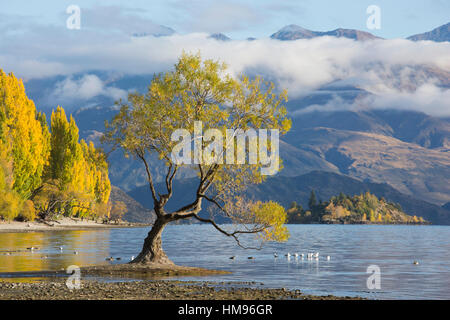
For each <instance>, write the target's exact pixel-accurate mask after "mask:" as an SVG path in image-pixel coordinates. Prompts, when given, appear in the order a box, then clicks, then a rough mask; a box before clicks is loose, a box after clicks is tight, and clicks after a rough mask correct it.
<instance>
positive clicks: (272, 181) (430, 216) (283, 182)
mask: <svg viewBox="0 0 450 320" xmlns="http://www.w3.org/2000/svg"><path fill="white" fill-rule="evenodd" d="M197 183H198V182H197V180H196V179H184V180H177V181H175V183H174V190H176V191H177V192H176V193H174V196H173V198H172V199H171V200H169V202H168V204H167V208H168V210H176V209H179V208H180V207H181V206H183V205H185V204H186V203H188V202H191V201H193V200H194V198H193V195H192V192H189V190H192V189H195V187H196V186H197ZM159 187H164V186H163V184H162V183H161V184H158V185H157V188H159ZM312 190H314V192H315V193H316V196H317V199H318V200H327V199H329V198H331V197H332V196H337V195H339V193H340V192H343V193H345V194H348V195H358V194H361V193H364V192H366V191H369V192H371V193H373V194H375V195H376V196H377V197H379V198H381V197H384V198H385V199H386V200H388V201H391V202H395V203H398V204H400V205H401V206H402V208H403V210H404V211H405V212H406V213H408V214H410V215H417V216H421V217H423V218H424V219H426V220H428V221H430V222H431V223H433V224H443V225H450V210H448V209H446V208H442V207H439V206H437V205H434V204H431V203H428V202H426V201H423V200H420V199H417V198H416V197H412V196H408V195H405V194H403V193H401V192H398V191H397V190H396V189H394V188H392V187H391V186H389V185H388V184H385V183H372V182H363V181H360V180H357V179H354V178H351V177H349V176H346V175H341V174H336V173H332V172H323V171H311V172H309V173H307V174H303V175H299V176H293V177H281V176H276V177H273V178H269V179H268V180H267V181H266V182H264V183H263V184H260V185H257V186H255V187H252V188H251V189H249V190H248V191H247V196H249V197H250V198H252V199H258V200H263V201H269V200H273V201H277V202H279V203H280V204H282V205H283V206H285V207H288V206H289V205H290V204H291V203H292V202H293V201H295V202H297V203H298V204H301V205H302V206H303V207H304V208H307V207H308V199H309V196H310V193H311V191H312ZM129 194H130V195H131V196H132V197H133V198H134V199H136V200H138V201H139V202H141V203H142V204H143V205H144V206H145V207H152V205H153V204H152V199H151V197H150V196H149V194H148V186H142V187H139V188H136V189H134V190H132V191H130V192H129ZM203 207H204V208H208V203H207V202H206V203H205V205H203ZM205 211H206V210H204V212H205ZM219 221H220V222H226V220H225V219H222V220H219Z"/></svg>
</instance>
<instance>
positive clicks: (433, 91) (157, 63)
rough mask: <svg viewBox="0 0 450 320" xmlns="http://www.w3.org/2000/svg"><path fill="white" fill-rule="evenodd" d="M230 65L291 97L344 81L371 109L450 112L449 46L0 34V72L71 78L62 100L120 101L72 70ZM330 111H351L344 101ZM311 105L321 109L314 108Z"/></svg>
mask: <svg viewBox="0 0 450 320" xmlns="http://www.w3.org/2000/svg"><path fill="white" fill-rule="evenodd" d="M183 50H184V51H187V52H194V53H195V52H197V51H200V52H201V54H202V56H204V57H207V58H213V59H220V60H223V61H225V62H226V63H228V65H229V68H230V71H231V72H232V73H233V74H234V75H238V74H240V73H243V72H245V73H250V74H261V75H263V76H264V77H265V78H268V79H269V80H272V81H274V82H276V84H277V85H278V86H279V87H283V88H287V89H288V91H289V96H290V97H291V98H298V97H301V96H303V95H305V94H309V93H311V92H313V91H315V90H316V89H318V88H320V87H321V86H324V85H327V84H330V83H332V82H336V81H341V82H347V83H351V84H353V85H355V86H357V87H359V88H361V89H364V90H366V91H368V92H370V93H372V94H373V95H374V97H372V99H373V100H365V101H363V104H364V105H368V107H374V108H387V107H396V108H407V109H413V110H421V111H424V112H426V113H430V114H436V115H446V116H448V115H450V106H449V104H448V102H447V101H449V100H448V95H449V89H448V88H450V55H449V54H448V53H449V52H450V43H449V42H446V43H433V42H426V41H425V42H412V41H407V40H401V39H394V40H375V41H365V42H355V41H353V40H349V39H343V38H340V39H337V38H332V37H321V38H316V39H311V40H297V41H285V42H283V41H277V40H272V39H260V40H256V41H228V42H222V41H216V40H214V39H208V35H207V34H205V33H191V34H187V35H179V34H175V35H173V36H169V37H159V38H157V37H140V38H134V37H129V36H126V35H124V34H120V35H119V34H115V33H112V34H111V35H109V36H105V33H104V32H103V31H102V32H97V31H95V30H94V29H83V28H82V29H81V30H80V31H72V30H66V29H63V28H56V27H48V26H47V27H42V26H41V27H36V28H33V29H32V30H29V32H25V33H23V34H21V35H15V36H14V37H10V36H8V35H7V34H0V67H2V68H4V69H5V70H6V71H14V72H15V73H16V74H17V75H19V76H21V77H25V78H36V77H48V76H51V75H61V74H62V75H66V76H68V78H67V79H65V80H64V81H62V82H60V83H59V84H58V85H57V87H56V88H55V91H54V95H55V96H59V97H66V98H67V99H70V98H71V97H73V98H76V97H83V98H89V97H93V96H95V95H99V94H100V95H112V96H114V97H122V96H123V95H124V94H125V92H124V91H123V90H121V89H119V88H114V87H108V86H107V85H105V84H104V83H102V81H101V80H100V79H99V78H98V77H96V76H94V75H92V74H91V75H88V76H85V77H83V78H82V79H78V80H75V79H73V78H72V77H71V75H72V74H74V73H79V72H85V73H86V72H87V73H89V72H92V71H93V70H96V71H116V72H120V73H123V74H153V73H157V72H161V71H166V70H168V69H169V68H171V67H172V66H173V64H174V63H175V62H176V60H177V58H178V57H179V55H180V54H181V53H182V51H183ZM333 103H335V104H336V105H333V106H332V105H331V104H330V105H329V106H328V107H329V108H347V107H348V108H354V107H357V106H345V103H344V102H342V101H334V102H333ZM311 108H317V106H316V107H314V106H313V107H311Z"/></svg>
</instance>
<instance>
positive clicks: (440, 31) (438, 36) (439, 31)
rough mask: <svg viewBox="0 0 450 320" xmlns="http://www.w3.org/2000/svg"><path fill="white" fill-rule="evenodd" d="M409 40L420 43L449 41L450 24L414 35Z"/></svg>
mask: <svg viewBox="0 0 450 320" xmlns="http://www.w3.org/2000/svg"><path fill="white" fill-rule="evenodd" d="M408 39H409V40H413V41H421V40H430V41H435V42H445V41H450V22H449V23H447V24H444V25H443V26H440V27H437V28H435V29H433V30H431V31H429V32H425V33H420V34H416V35H413V36H410V37H408Z"/></svg>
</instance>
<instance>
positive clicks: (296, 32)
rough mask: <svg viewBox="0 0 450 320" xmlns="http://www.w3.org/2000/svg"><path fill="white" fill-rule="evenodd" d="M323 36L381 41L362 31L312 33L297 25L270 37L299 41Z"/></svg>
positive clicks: (342, 30)
mask: <svg viewBox="0 0 450 320" xmlns="http://www.w3.org/2000/svg"><path fill="white" fill-rule="evenodd" d="M323 36H331V37H337V38H348V39H353V40H358V41H363V40H373V39H380V38H378V37H376V36H374V35H373V34H371V33H369V32H365V31H360V30H353V29H342V28H339V29H336V30H332V31H326V32H321V31H312V30H308V29H305V28H302V27H300V26H297V25H295V24H291V25H288V26H286V27H284V28H282V29H280V30H279V31H277V32H275V33H274V34H272V35H271V36H270V37H271V38H272V39H277V40H283V41H288V40H298V39H312V38H316V37H323Z"/></svg>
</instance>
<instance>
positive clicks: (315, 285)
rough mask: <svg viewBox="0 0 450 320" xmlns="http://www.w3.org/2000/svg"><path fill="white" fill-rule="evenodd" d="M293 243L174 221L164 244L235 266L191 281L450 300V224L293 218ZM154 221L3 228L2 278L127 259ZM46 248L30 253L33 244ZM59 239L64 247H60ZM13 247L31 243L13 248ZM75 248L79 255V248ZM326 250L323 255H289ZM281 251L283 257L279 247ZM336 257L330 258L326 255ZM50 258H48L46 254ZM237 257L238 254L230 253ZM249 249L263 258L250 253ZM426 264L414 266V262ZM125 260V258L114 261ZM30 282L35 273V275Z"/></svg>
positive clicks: (183, 258) (198, 259) (192, 261)
mask: <svg viewBox="0 0 450 320" xmlns="http://www.w3.org/2000/svg"><path fill="white" fill-rule="evenodd" d="M289 231H290V234H291V237H290V239H289V241H288V242H286V243H268V244H266V245H265V247H264V248H263V249H262V250H259V251H257V250H244V249H242V248H239V247H237V246H236V244H235V242H234V240H232V239H228V238H226V237H224V236H223V235H221V234H220V233H218V232H217V231H215V229H213V228H212V227H211V226H208V225H181V226H168V227H167V228H166V230H165V232H164V234H163V246H164V249H165V251H166V253H167V254H168V256H169V257H170V258H171V259H172V261H174V262H175V263H177V264H180V265H187V266H198V267H204V268H212V269H223V270H229V271H232V272H233V274H231V275H225V276H214V277H206V278H205V277H201V278H195V277H190V278H182V279H185V280H193V279H195V280H198V279H201V280H213V281H237V282H240V281H255V282H258V283H261V282H262V283H264V286H261V285H259V284H258V286H260V287H285V288H289V289H300V290H302V291H303V292H305V293H310V294H320V295H328V294H334V295H340V296H346V295H349V296H364V297H369V298H376V299H450V227H448V226H361V225H345V226H344V225H290V226H289ZM147 232H148V228H137V229H134V228H133V229H128V228H125V229H110V230H91V231H89V230H83V231H55V232H46V233H39V232H35V233H0V273H3V274H0V281H2V280H3V281H11V280H12V279H11V275H10V274H8V273H10V272H22V271H39V270H61V269H62V268H67V267H68V266H69V265H73V264H75V265H80V266H86V265H94V264H107V263H111V262H107V261H105V258H106V257H109V256H113V257H121V258H122V260H121V261H119V262H121V263H123V262H127V261H129V259H130V258H131V256H136V255H137V254H138V253H139V251H140V249H141V246H142V242H143V239H144V238H145V236H146V234H147ZM31 246H34V247H39V248H40V250H39V251H35V252H29V251H27V250H26V248H27V247H31ZM59 246H63V251H60V249H59V248H58V247H59ZM7 250H25V251H20V252H16V253H12V254H11V255H6V254H5V251H7ZM74 251H77V252H78V254H77V255H75V254H74ZM312 251H318V252H320V259H319V260H318V261H308V260H306V258H305V260H301V259H300V258H299V259H295V258H293V257H291V259H290V260H288V259H287V258H286V257H284V254H285V253H287V252H290V253H294V252H298V253H305V254H306V253H307V252H312ZM274 252H277V253H278V255H279V257H278V258H277V259H275V258H274V257H273V253H274ZM327 255H330V256H331V260H330V261H326V259H325V256H327ZM45 256H46V257H47V258H44V257H45ZM230 256H236V259H235V260H230V259H229V257H230ZM249 256H252V257H255V259H254V260H248V259H247V258H248V257H249ZM414 260H417V261H419V263H420V264H419V265H413V261H414ZM113 263H117V262H113ZM369 265H378V266H379V267H380V269H381V289H380V290H369V289H367V285H366V282H367V278H368V276H369V275H370V274H367V267H368V266H369ZM27 279H28V281H32V280H34V279H33V278H27Z"/></svg>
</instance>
